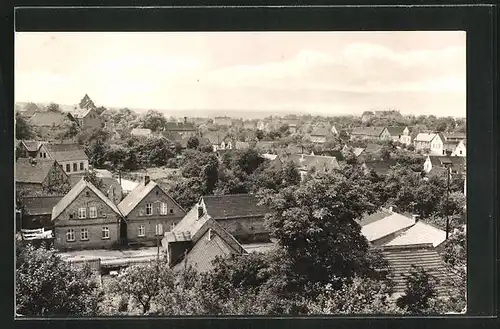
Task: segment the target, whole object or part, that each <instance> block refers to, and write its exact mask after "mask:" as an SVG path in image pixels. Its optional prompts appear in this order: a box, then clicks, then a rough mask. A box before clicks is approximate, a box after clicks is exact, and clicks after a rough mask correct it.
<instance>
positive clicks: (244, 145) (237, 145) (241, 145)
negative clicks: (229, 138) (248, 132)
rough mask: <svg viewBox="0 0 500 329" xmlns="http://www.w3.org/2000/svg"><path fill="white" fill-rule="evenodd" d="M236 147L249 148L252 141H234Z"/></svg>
mask: <svg viewBox="0 0 500 329" xmlns="http://www.w3.org/2000/svg"><path fill="white" fill-rule="evenodd" d="M234 148H235V149H236V150H247V149H249V148H250V143H248V142H240V141H235V142H234Z"/></svg>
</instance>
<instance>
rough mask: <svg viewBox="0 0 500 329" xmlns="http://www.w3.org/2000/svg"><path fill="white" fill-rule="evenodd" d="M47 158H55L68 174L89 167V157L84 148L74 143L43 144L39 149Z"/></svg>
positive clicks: (79, 171)
mask: <svg viewBox="0 0 500 329" xmlns="http://www.w3.org/2000/svg"><path fill="white" fill-rule="evenodd" d="M38 152H39V153H41V154H43V155H44V157H45V155H46V157H47V159H53V160H56V161H57V163H58V164H59V165H61V167H62V168H63V169H64V171H65V172H66V173H67V174H68V175H69V174H81V173H84V172H85V171H87V170H88V169H89V158H88V156H87V154H86V153H85V149H84V148H83V147H82V146H80V145H78V144H75V143H71V144H52V143H46V144H43V145H42V146H41V147H40V149H39V151H38Z"/></svg>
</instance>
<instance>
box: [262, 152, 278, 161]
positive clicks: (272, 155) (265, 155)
mask: <svg viewBox="0 0 500 329" xmlns="http://www.w3.org/2000/svg"><path fill="white" fill-rule="evenodd" d="M260 156H261V157H262V158H264V159H268V160H271V161H273V160H274V159H276V158H277V157H278V156H277V155H276V154H270V153H263V154H261V155H260Z"/></svg>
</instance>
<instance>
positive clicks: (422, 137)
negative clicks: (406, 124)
mask: <svg viewBox="0 0 500 329" xmlns="http://www.w3.org/2000/svg"><path fill="white" fill-rule="evenodd" d="M435 137H436V134H434V133H419V134H417V136H416V137H415V139H414V141H415V142H431V141H432V140H433V139H434V138H435Z"/></svg>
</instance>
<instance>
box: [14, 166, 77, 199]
mask: <svg viewBox="0 0 500 329" xmlns="http://www.w3.org/2000/svg"><path fill="white" fill-rule="evenodd" d="M15 181H16V195H17V196H21V195H23V196H30V195H31V196H33V195H38V196H40V195H48V194H54V193H60V192H61V191H66V190H69V187H70V183H69V180H68V175H66V173H65V172H64V170H63V169H62V167H61V166H60V165H59V164H58V163H57V162H56V161H54V160H51V159H31V158H30V159H28V158H19V159H17V161H16V171H15Z"/></svg>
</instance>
